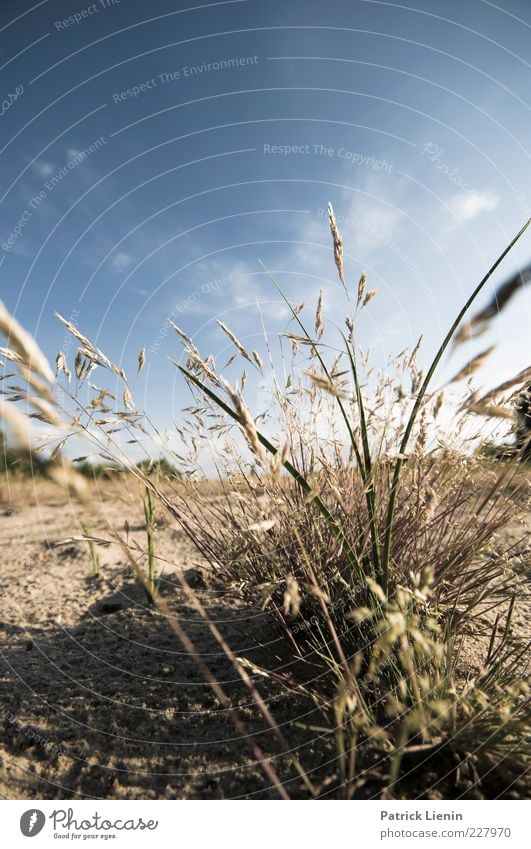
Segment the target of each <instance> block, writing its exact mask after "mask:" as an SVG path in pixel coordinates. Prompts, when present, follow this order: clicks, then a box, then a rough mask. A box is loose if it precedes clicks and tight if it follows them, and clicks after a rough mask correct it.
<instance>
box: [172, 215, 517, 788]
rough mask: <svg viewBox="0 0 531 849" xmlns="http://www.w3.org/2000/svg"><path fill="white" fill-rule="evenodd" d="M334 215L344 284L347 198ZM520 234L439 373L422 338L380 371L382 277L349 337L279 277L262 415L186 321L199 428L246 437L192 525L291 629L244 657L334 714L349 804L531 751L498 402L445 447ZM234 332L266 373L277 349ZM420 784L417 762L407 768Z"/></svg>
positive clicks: (281, 625) (361, 295)
mask: <svg viewBox="0 0 531 849" xmlns="http://www.w3.org/2000/svg"><path fill="white" fill-rule="evenodd" d="M329 218H330V228H331V233H332V239H333V247H334V257H335V262H336V266H337V271H338V275H339V278H340V281H341V283H342V284H343V286H345V288H346V283H345V271H344V267H343V250H342V239H341V236H340V234H339V232H338V228H337V225H336V222H335V218H334V214H333V210H332V208H331V207H330V208H329ZM524 229H525V228H524ZM521 232H523V230H522V231H521ZM520 235H521V233H520V234H519V235H518V236H517V237H516V238H519V236H520ZM514 241H516V239H515V240H514ZM514 241H513V243H512V244H514ZM512 244H511V245H510V246H509V247H508V248H507V249H506V250H505V251H504V253H503V254H502V256H501V257H500V258H499V259H498V261H497V262H496V263H495V264H494V266H493V267H492V268H491V269H490V271H489V272H488V274H487V275H485V277H484V278H483V280H482V281H481V282H480V284H479V285H478V286H477V287H476V288H475V290H474V291H473V293H472V294H471V296H470V297H469V298H468V300H467V302H466V303H465V305H464V306H463V308H462V309H461V310H460V311H459V313H458V314H457V315H456V318H455V320H454V321H453V323H452V325H451V327H450V328H449V330H448V333H447V334H446V336H445V338H444V340H443V341H442V343H441V345H440V347H439V349H438V350H437V353H436V355H435V357H434V358H433V361H432V362H431V364H429V366H428V368H427V370H426V372H425V373H423V372H422V371H421V369H420V367H419V366H418V363H417V361H418V357H419V347H420V340H419V344H418V345H417V346H416V347H415V349H414V350H413V351H412V352H403V353H402V355H401V356H399V357H397V358H394V359H393V361H392V362H391V363H390V366H392V370H391V376H389V371H387V372H386V371H384V372H382V373H380V374H378V375H377V376H376V379H375V380H374V378H373V379H372V380H371V367H370V362H369V359H368V357H366V356H365V355H364V354H363V353H360V351H359V349H358V344H357V333H358V323H359V322H360V321H362V320H363V315H364V311H365V310H366V309H367V307H368V305H369V303H370V301H371V300H372V298H373V297H374V295H375V292H374V291H372V290H368V289H367V279H366V276H365V275H362V276H361V278H360V280H359V283H358V287H357V292H356V293H354V294H355V301H354V310H353V311H352V312H351V314H350V315H349V316H347V318H346V321H345V328H344V330H339V331H338V332H336V333H335V338H332V339H330V335H331V334H328V333H327V332H326V330H325V326H324V319H323V295H322V293H321V295H320V297H319V302H318V305H317V310H316V314H315V318H314V321H313V325H312V327H311V328H309V327H308V326H307V323H306V322H305V321H304V320H303V317H302V314H301V311H300V309H299V308H298V307H296V306H293V305H292V304H290V303H289V301H288V300H287V298H286V297H285V295H284V294H283V292H282V289H281V288H280V286H279V285H278V283H277V282H276V281H275V280H274V279H273V278H271V280H272V284H273V285H274V286H275V287H276V288H277V290H278V292H279V294H280V296H281V297H282V298H283V299H284V301H285V302H286V304H287V305H288V307H289V309H290V311H291V314H292V320H293V321H292V329H291V330H289V331H287V332H286V334H285V335H286V338H287V341H288V343H289V344H290V345H291V347H292V351H293V358H292V361H291V363H289V364H288V363H287V362H286V359H285V358H283V361H282V367H283V373H282V375H280V373H278V371H275V369H274V365H273V363H274V357H273V356H271V358H270V373H269V379H270V383H272V385H273V387H274V389H273V391H272V397H271V401H270V407H269V411H268V414H267V417H265V419H264V418H263V417H262V418H261V421H260V423H258V422H257V420H256V419H255V417H254V416H253V414H252V412H251V411H250V410H249V409H248V406H247V404H246V402H245V400H244V396H243V391H242V388H243V385H244V384H245V379H246V378H245V376H244V378H243V380H240V382H239V385H236V386H232V385H231V384H229V383H228V382H227V380H225V379H224V378H223V376H222V375H220V374H219V373H218V372H217V371H216V368H215V364H214V362H213V359H212V358H206V359H205V358H203V357H202V356H201V354H200V353H199V351H198V350H197V348H196V347H195V345H194V344H193V342H192V341H191V340H190V338H189V337H188V336H187V335H186V333H185V332H183V331H181V330H179V329H178V328H176V330H177V332H178V333H179V336H180V337H181V340H182V341H183V344H184V351H185V355H186V357H187V362H186V364H185V365H182V364H179V365H178V368H179V369H180V371H181V372H182V374H183V375H184V377H185V378H186V380H187V381H188V383H189V384H190V387H191V389H192V391H193V392H194V395H195V398H196V404H197V406H196V408H195V409H194V418H195V422H196V428H197V434H196V435H197V439H198V440H201V438H203V439H204V438H205V434H206V433H209V432H211V431H212V430H213V429H216V428H217V429H218V432H219V433H222V434H224V435H225V436H226V437H228V431H227V428H228V427H229V426H230V423H231V422H234V423H235V424H236V425H237V427H238V432H239V434H240V437H242V438H240V437H239V436H238V435H236V436H235V438H233V439H232V440H229V439H228V438H226V442H225V446H224V452H223V458H224V460H225V463H226V466H225V468H224V469H223V471H222V472H221V477H222V480H223V481H224V498H223V499H222V501H221V504H220V505H217V506H216V508H215V509H213V507H212V505H211V504H209V503H207V500H206V499H205V497H204V496H202V493H201V490H200V489H199V488H198V490H197V493H196V498H195V499H190V498H189V497H187V499H186V501H187V505H188V507H187V518H188V521H189V523H190V528H191V533H192V536H193V538H194V539H195V540H196V542H197V544H198V546H199V548H200V549H201V551H202V552H203V553H205V554H206V556H207V557H208V559H209V560H210V562H211V563H212V564H213V565H214V566H215V568H216V570H217V573H218V575H219V577H220V580H221V581H222V582H224V583H225V584H227V583H228V584H229V585H230V586H232V587H233V588H234V590H235V591H236V592H237V593H238V594H239V595H240V596H241V597H242V598H243V599H244V600H245V602H246V603H247V604H248V605H250V606H252V607H253V608H261V609H263V610H267V611H269V612H270V613H271V617H272V619H273V620H274V621H275V622H276V627H277V631H278V638H277V640H276V641H275V643H274V646H275V651H274V652H273V653H272V656H271V658H270V664H267V662H265V663H264V665H261V666H259V667H258V666H256V665H253V664H252V663H251V662H250V661H249V660H247V664H248V665H249V667H250V668H253V669H254V672H255V673H256V674H257V675H260V676H264V675H265V676H266V677H267V676H268V675H269V676H270V679H271V681H275V682H276V683H277V684H278V683H279V682H280V683H281V684H283V685H284V686H285V688H286V691H287V692H290V693H292V694H293V693H294V692H298V693H299V694H300V695H301V696H302V697H304V698H307V699H308V700H310V701H311V703H312V704H313V705H315V706H316V710H318V711H319V712H321V713H322V715H323V717H324V719H325V722H324V724H323V723H319V724H318V728H319V729H320V730H321V731H322V732H324V729H326V733H325V738H327V737H328V739H329V740H330V739H333V741H334V755H333V756H332V761H333V762H334V764H335V767H334V774H335V780H336V791H335V792H337V793H338V794H339V795H343V796H346V797H348V798H351V797H352V796H355V795H356V794H357V793H362V794H363V793H364V792H367V790H366V789H365V790H364V789H363V788H364V787H365V785H366V786H367V787H373V788H374V784H376V786H377V787H378V788H379V789H377V790H376V792H379V793H383V794H384V795H389V796H392V795H393V794H395V793H398V794H400V793H401V792H403V789H401V788H402V785H401V783H400V782H401V781H402V782H405V784H406V785H407V775H408V770H409V769H410V765H411V764H412V763H414V764H416V768H418V765H419V764H421V763H422V762H423V761H425V760H427V759H428V760H430V759H433V758H438V759H439V762H440V768H441V770H444V769H445V767H444V766H443V765H444V764H446V765H448V763H452V758H455V759H456V760H455V763H458V764H462V763H465V764H467V765H468V766H469V768H470V769H471V770H473V769H476V770H477V769H479V767H477V765H476V766H473V767H472V766H471V764H472V763H476V762H477V764H480V763H481V764H484V763H486V762H487V761H488V757H494V759H495V762H496V758H497V759H498V760H501V761H503V760H504V758H509V757H510V758H511V759H512V762H515V761H516V763H517V764H520V761H519V760H518V759H519V758H523V757H524V755H525V746H524V744H523V740H524V739H525V729H526V723H527V722H528V720H529V712H528V699H527V692H528V691H527V686H526V684H525V664H526V651H525V648H526V647H525V646H523V645H521V644H520V643H518V641H517V640H515V639H514V638H513V632H512V629H511V617H512V611H513V607H514V602H515V598H517V597H518V596H519V595H520V594H521V593H523V579H522V578H521V577H518V576H517V574H516V573H515V571H514V569H513V568H512V567H513V566H514V563H512V561H511V552H510V551H509V550H505V549H504V543H503V537H502V536H497V534H498V532H500V531H501V530H502V529H503V527H504V525H505V524H506V523H507V521H508V520H509V519H510V518H512V517H513V516H514V492H513V499H512V500H509V499H508V497H507V494H506V493H507V485H508V480H509V478H510V477H511V471H510V470H508V469H506V468H504V469H499V470H498V469H495V470H493V469H492V468H491V467H488V465H485V464H482V463H481V462H480V461H479V460H478V459H475V458H474V457H470V456H469V454H468V453H466V452H465V451H464V450H463V449H464V447H465V445H466V443H465V438H466V434H465V432H464V431H465V427H466V424H467V419H466V418H465V415H464V414H465V413H466V414H467V415H470V414H471V413H475V414H480V415H483V416H486V415H496V411H494V412H493V410H492V404H491V405H490V406H489V405H488V404H487V403H486V402H483V403H481V402H478V401H477V400H476V399H477V395H475V396H473V397H471V398H470V399H468V400H467V401H466V402H465V404H464V409H463V411H462V413H463V415H461V418H460V421H459V423H457V422H456V424H455V427H454V428H453V430H454V439H453V445H448V444H445V440H444V435H443V433H442V432H439V431H438V430H437V423H436V422H437V416H438V415H439V414H440V413H441V408H443V406H444V403H445V401H444V396H443V393H442V390H438V389H436V388H435V387H434V385H433V380H434V375H435V372H436V369H437V366H438V365H439V363H440V361H441V359H442V357H443V355H444V354H445V352H446V351H447V350H448V348H449V345H450V343H451V341H452V339H453V338H454V337H455V335H456V332H457V331H458V330H459V328H460V327H461V324H462V321H463V318H464V316H465V315H466V313H467V310H468V309H469V308H470V306H471V305H472V303H473V302H474V300H475V298H476V297H477V295H478V294H479V293H480V292H481V291H482V289H483V288H484V286H485V285H486V283H487V281H488V280H489V278H490V276H491V275H492V273H493V272H494V271H495V270H496V268H497V266H498V265H499V264H500V262H501V261H502V260H503V258H504V257H505V255H506V254H507V253H508V251H509V250H510V248H511V247H512ZM220 324H221V323H220ZM221 329H222V330H223V332H225V333H226V334H227V335H228V336H229V338H230V339H231V341H232V343H233V344H234V345H235V348H236V350H237V352H238V353H239V354H240V355H241V356H242V357H243V358H244V359H245V360H246V361H247V362H248V363H253V364H254V366H255V368H256V369H257V370H258V372H260V374H261V375H263V374H264V365H263V362H262V360H261V357H260V355H259V354H257V352H252V353H250V352H248V351H247V350H246V349H245V347H244V345H243V344H242V343H241V342H240V341H239V340H238V339H237V338H236V337H235V335H234V334H233V333H232V331H230V330H229V329H228V328H227V327H226V326H225V325H221ZM268 351H269V352H270V347H269V342H268ZM487 355H488V351H486V352H482V353H481V354H480V355H478V356H476V357H474V358H473V359H472V360H470V362H469V363H467V365H466V366H465V367H464V368H463V369H461V370H460V371H459V372H458V373H457V374H456V375H455V377H454V378H453V382H458V381H462V380H464V379H465V378H470V377H471V375H473V374H474V372H475V371H477V370H478V368H479V367H480V366H481V364H482V363H483V362H484V360H485V358H486V356H487ZM508 409H509V408H505V415H511V413H509V412H507V411H508ZM498 415H499V412H498ZM213 422H214V424H213ZM460 433H461V434H462V442H461V445H460V446H459V434H460ZM456 434H457V436H456ZM522 498H524V495H522ZM190 505H193V506H190ZM180 509H185V504H184V502H182V503H181V504H180ZM209 517H210V521H207V519H208V518H209ZM505 548H507V549H509V548H510V546H509V544H507V545H506V547H505ZM492 611H496V615H495V616H493V615H490V618H489V614H491V612H492ZM501 623H503V626H502V624H501ZM474 640H477V641H478V644H479V646H480V647H481V648H480V651H483V656H482V657H481V658H480V662H479V668H478V669H477V670H476V672H477V674H476V675H475V677H471V676H470V674H467V671H466V660H465V654H466V652H465V650H466V647H467V645H468V644H469V643H470V642H471V641H474ZM482 641H483V642H484V645H482ZM278 667H280V668H281V669H282V672H281V673H279V672H278ZM375 753H377V755H376V754H375ZM374 757H377V761H378V768H373V769H372V772H371V764H372V763H373V759H374ZM515 768H516V770H517V771H518V768H519V767H518V766H516V767H515ZM521 772H523V766H522V767H521ZM471 774H472V773H471ZM475 774H476V775H478V772H477V771H476V773H475ZM371 776H372V777H371ZM375 776H377V778H375ZM418 780H419V779H418V773H417V777H416V778H411V779H410V781H411V783H412V784H413V786H414V785H415V781H417V782H418ZM420 788H421V784H420V785H419V790H420ZM434 792H435V793H436V790H435V791H434ZM478 792H479V791H478Z"/></svg>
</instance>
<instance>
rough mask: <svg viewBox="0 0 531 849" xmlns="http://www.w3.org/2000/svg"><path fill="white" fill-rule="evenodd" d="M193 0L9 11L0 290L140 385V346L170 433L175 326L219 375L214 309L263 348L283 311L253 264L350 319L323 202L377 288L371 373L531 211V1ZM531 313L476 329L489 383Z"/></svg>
mask: <svg viewBox="0 0 531 849" xmlns="http://www.w3.org/2000/svg"><path fill="white" fill-rule="evenodd" d="M191 4H192V0H190V6H189V5H188V4H187V3H175V2H171V3H170V2H163V1H162V0H154V1H153V2H152V3H150V4H145V3H144V2H140V0H121V2H116V1H115V2H112V0H96V2H95V3H92V4H91V3H88V2H86V0H80V2H78V0H76V2H66V0H65V2H61V0H43V2H39V3H36V4H34V3H32V2H27V0H22V2H21V0H16V2H15V0H3V2H2V4H1V9H0V35H1V42H0V45H1V46H0V69H1V79H2V88H1V91H2V95H1V96H2V99H3V105H2V115H1V117H0V127H1V137H0V181H1V186H0V197H1V217H0V262H1V265H0V292H1V295H0V296H1V298H2V299H3V300H4V301H5V302H6V303H7V305H8V307H9V308H10V309H11V310H12V311H13V312H15V314H16V316H17V318H18V319H19V320H20V321H21V322H22V323H23V324H24V325H25V326H26V327H27V328H28V329H29V330H30V331H32V332H33V333H34V334H35V335H36V336H37V338H38V340H39V342H40V344H41V346H42V348H43V349H44V351H45V352H46V353H47V355H48V356H49V357H50V358H54V357H55V354H56V353H57V351H58V350H60V349H61V348H64V347H65V344H64V343H65V333H64V328H62V327H61V326H60V325H58V323H57V322H56V321H55V319H54V318H53V311H54V310H58V311H59V312H61V313H62V314H63V315H65V316H66V317H71V318H73V319H75V320H76V321H77V324H78V326H79V327H80V329H81V330H82V331H83V332H84V333H85V334H86V335H87V336H89V337H90V338H92V339H93V340H94V341H96V342H97V344H98V345H99V346H100V347H101V348H102V349H103V350H105V352H106V353H107V354H108V355H109V356H110V357H111V358H113V359H114V360H115V361H117V362H120V363H121V364H122V365H123V366H124V367H125V369H126V371H127V372H128V373H134V370H135V365H136V357H137V353H138V350H139V348H140V347H142V346H145V347H146V348H147V349H148V359H147V366H146V369H145V373H144V374H143V375H141V377H140V378H139V380H138V382H137V383H136V384H135V389H136V392H137V399H138V401H139V403H140V404H146V405H147V406H149V408H150V409H151V411H152V413H153V415H154V417H155V418H156V419H157V420H158V421H159V423H160V424H161V426H163V427H169V426H170V425H171V422H172V421H174V420H175V421H176V420H178V418H179V412H178V411H179V409H180V407H181V406H183V405H184V404H186V403H187V401H188V396H187V392H186V389H185V387H184V386H183V383H182V380H181V379H180V378H179V377H178V376H177V375H176V373H175V370H174V369H173V367H172V366H171V365H170V364H169V362H168V360H167V357H168V356H176V355H177V354H178V352H179V346H178V344H177V339H176V338H175V337H174V336H173V335H164V332H162V333H161V329H162V328H164V323H165V321H166V319H167V318H168V316H173V319H174V320H175V321H176V323H177V324H179V325H180V326H181V327H183V328H184V329H185V330H186V331H187V332H188V333H189V334H190V335H191V336H193V337H194V341H196V344H197V345H198V347H200V349H201V350H202V351H203V352H204V353H205V354H206V353H213V354H214V355H215V356H216V358H217V359H218V362H219V363H223V362H224V361H225V360H226V359H228V357H229V356H230V354H231V353H232V351H231V350H230V343H228V340H227V339H226V337H224V336H223V334H222V333H221V331H220V330H219V329H218V328H217V325H216V323H215V321H216V319H220V320H222V321H224V322H225V323H226V324H228V325H229V326H230V327H231V328H232V329H233V330H234V332H235V333H236V334H237V335H238V336H239V337H240V338H241V339H242V340H243V341H244V342H245V344H247V345H248V346H249V347H250V348H252V347H258V348H260V344H261V343H260V339H259V334H260V332H261V331H260V327H259V324H258V322H257V319H256V302H257V301H259V302H261V304H262V310H263V314H264V320H265V323H266V326H267V329H268V330H269V331H270V332H271V333H273V334H274V333H277V332H278V331H281V330H283V329H284V328H285V327H286V322H287V316H286V313H285V310H284V309H283V307H282V305H281V304H280V303H279V301H278V298H277V296H276V295H275V292H274V290H273V288H272V286H271V283H270V282H269V280H268V279H267V276H266V275H265V274H264V273H263V269H262V266H261V265H260V262H259V260H261V261H263V262H264V263H265V264H266V266H267V267H268V268H269V269H271V271H272V272H273V273H274V274H275V276H276V277H277V278H278V279H279V282H281V284H282V285H283V287H284V289H285V290H286V293H287V294H288V295H289V297H290V298H291V299H292V300H293V301H296V302H300V301H302V300H306V301H307V302H308V304H309V305H311V308H312V310H313V307H314V304H315V302H316V300H317V296H318V292H319V290H320V289H321V288H323V289H324V291H325V304H326V314H327V316H328V317H329V319H330V320H334V321H340V320H341V317H342V316H344V315H345V313H346V312H347V311H348V304H346V302H345V298H344V295H343V293H342V290H341V288H340V286H339V285H338V281H337V275H336V272H335V266H334V263H333V256H332V252H331V249H330V238H329V232H328V225H327V220H326V216H325V215H324V214H323V211H324V210H325V209H326V204H327V202H328V201H329V200H331V201H332V202H333V204H334V208H335V211H336V216H337V218H338V222H339V224H340V229H341V231H342V234H343V238H344V245H345V266H346V271H347V276H348V279H349V281H350V282H351V286H352V289H353V290H355V288H356V286H357V280H358V278H359V276H360V274H361V272H362V271H363V270H364V269H365V270H366V271H367V273H368V277H369V286H370V288H375V289H377V290H378V295H377V297H376V298H375V299H374V300H373V302H372V303H371V305H370V308H369V309H368V310H367V312H366V314H365V315H364V317H363V329H362V335H361V341H362V343H363V344H364V345H371V346H373V348H374V351H375V358H376V360H377V361H378V359H383V357H384V355H385V354H387V353H389V352H391V351H395V352H397V351H399V350H401V348H403V347H404V346H406V345H410V346H412V345H414V344H415V342H416V340H417V338H418V336H419V335H420V333H424V336H425V339H426V342H425V346H424V354H423V356H424V357H425V358H427V357H428V355H429V353H430V352H432V351H433V350H434V348H435V346H436V344H437V343H438V342H439V341H440V339H441V337H442V335H443V333H444V331H445V330H446V328H447V326H448V325H449V323H450V321H451V319H452V317H453V315H454V314H455V312H456V310H457V308H458V307H459V306H460V305H461V303H462V302H463V300H464V299H465V297H466V295H467V293H469V291H470V290H471V289H472V288H473V287H474V285H475V284H476V283H477V281H478V280H479V279H480V278H481V277H482V275H483V273H484V272H485V270H486V269H487V268H488V267H489V265H490V264H491V263H492V261H493V260H494V259H495V258H496V256H497V255H498V254H499V253H500V252H501V250H502V249H503V247H504V246H505V244H506V243H507V242H508V241H509V240H510V238H511V237H512V236H513V235H514V234H515V233H516V231H517V230H518V229H519V228H520V227H521V226H522V224H523V223H524V221H525V220H526V219H527V218H528V217H529V216H530V215H531V185H530V180H529V175H530V173H531V172H530V168H529V152H528V140H529V138H531V119H530V111H529V110H530V106H529V102H530V93H531V75H530V73H529V70H530V66H529V62H528V61H527V60H528V59H529V41H530V25H531V8H530V6H529V3H528V2H527V0H504V2H503V8H502V5H501V4H500V5H497V4H495V3H491V2H485V0H468V2H466V3H463V2H453V0H448V2H445V3H444V4H442V3H440V2H435V0H409V2H408V0H406V2H405V3H403V4H398V3H394V2H374V0H369V1H368V2H366V1H365V0H348V2H347V0H327V2H321V0H316V2H308V0H304V1H303V0H290V2H286V1H285V0H284V1H283V2H279V0H270V2H267V3H266V2H263V0H242V2H224V3H223V2H219V3H214V4H206V3H205V4H200V5H196V7H195V8H191ZM530 239H531V237H527V238H526V237H524V239H523V240H522V242H521V244H520V245H519V246H518V247H517V249H516V250H515V251H514V253H513V254H511V256H510V257H509V259H508V260H507V262H506V263H505V265H504V266H503V269H502V270H501V271H500V273H499V274H498V275H497V276H496V277H495V278H494V280H493V287H494V286H495V285H496V283H499V282H501V281H502V280H503V279H504V277H505V276H506V275H507V274H509V273H511V272H513V271H514V270H515V269H517V268H518V267H519V265H520V264H522V265H525V264H527V263H528V262H529V258H530V255H531V243H530ZM492 291H493V289H491V290H490V291H489V292H486V293H485V296H484V298H483V301H482V302H480V303H484V302H485V301H486V300H487V298H488V297H489V295H490V294H492ZM530 303H531V302H530V296H529V292H527V293H526V292H522V293H521V294H520V295H518V297H517V298H515V299H514V301H513V302H512V303H511V305H510V307H509V308H508V309H507V311H506V312H504V314H503V315H502V316H501V317H500V320H499V321H498V322H497V323H496V324H495V325H494V327H493V329H492V330H491V332H490V333H489V335H488V337H485V338H484V339H482V340H481V347H487V345H488V344H489V343H496V344H497V345H498V348H497V350H496V352H495V353H494V355H493V356H492V358H491V361H490V364H489V366H488V368H486V369H484V371H483V377H484V382H485V384H486V385H489V386H490V385H494V384H495V383H496V382H498V381H500V380H502V379H505V378H506V377H508V376H510V375H511V374H513V373H514V372H515V371H516V370H518V369H521V368H523V367H524V366H527V365H528V364H529V362H528V360H529V347H530V346H529V338H528V331H527V328H528V327H529V325H530V318H531V316H530ZM68 346H69V343H68V342H67V344H66V347H67V348H68ZM150 348H151V350H150ZM478 349H479V348H478V347H477V346H476V347H475V348H472V347H470V348H463V350H462V352H460V354H459V357H456V359H455V360H452V361H451V362H449V363H448V364H447V366H446V367H445V368H446V372H447V373H446V376H447V377H448V376H449V375H450V373H451V372H455V371H456V370H457V368H458V367H459V365H460V364H461V363H462V362H464V361H465V360H467V359H468V358H469V357H470V356H471V355H472V353H474V352H475V351H476V350H478ZM73 351H74V348H73V346H71V347H70V350H69V356H72V354H73ZM444 376H445V372H444V371H443V372H442V374H441V381H442V380H443V378H444ZM253 392H254V393H259V389H258V388H256V387H254V388H253V387H251V397H250V405H251V407H252V406H253V403H252V402H253ZM255 400H256V399H255Z"/></svg>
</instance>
